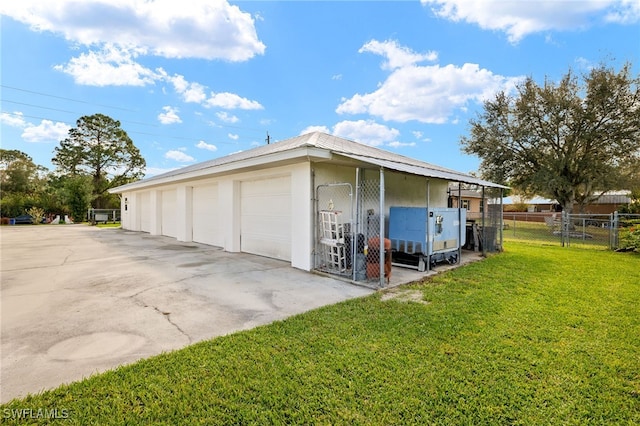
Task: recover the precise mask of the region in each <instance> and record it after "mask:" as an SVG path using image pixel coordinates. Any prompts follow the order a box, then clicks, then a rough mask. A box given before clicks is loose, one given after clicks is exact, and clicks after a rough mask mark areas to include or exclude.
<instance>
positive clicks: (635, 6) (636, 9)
mask: <svg viewBox="0 0 640 426" xmlns="http://www.w3.org/2000/svg"><path fill="white" fill-rule="evenodd" d="M605 21H607V22H614V23H618V24H635V23H636V22H638V21H640V2H639V1H638V0H621V1H618V2H615V4H614V5H613V6H612V8H611V10H610V11H609V13H607V16H606V17H605Z"/></svg>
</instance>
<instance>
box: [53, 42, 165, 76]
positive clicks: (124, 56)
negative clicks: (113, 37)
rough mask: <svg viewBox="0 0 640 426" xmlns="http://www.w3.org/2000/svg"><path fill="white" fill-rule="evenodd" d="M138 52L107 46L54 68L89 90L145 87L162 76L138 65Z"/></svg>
mask: <svg viewBox="0 0 640 426" xmlns="http://www.w3.org/2000/svg"><path fill="white" fill-rule="evenodd" d="M138 55H139V52H137V51H135V50H128V49H122V48H120V47H117V46H114V45H110V44H107V45H105V46H104V47H103V49H102V50H100V51H97V52H96V51H89V52H88V53H82V54H80V56H78V57H75V58H72V59H71V60H70V61H69V62H68V63H67V64H65V65H56V66H54V67H53V68H54V69H56V70H58V71H62V72H64V73H66V74H69V75H70V76H72V77H73V79H74V81H75V82H76V83H78V84H84V85H88V86H145V85H147V84H153V83H154V82H155V80H157V79H158V78H159V77H160V75H159V74H158V73H156V72H154V71H152V70H150V69H148V68H145V67H143V66H142V65H140V64H139V63H137V62H136V61H135V60H134V58H136V57H137V56H138Z"/></svg>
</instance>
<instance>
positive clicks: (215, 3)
mask: <svg viewBox="0 0 640 426" xmlns="http://www.w3.org/2000/svg"><path fill="white" fill-rule="evenodd" d="M0 13H2V14H3V15H7V16H10V17H12V18H14V19H16V20H18V21H20V22H23V23H25V24H27V25H29V26H30V27H31V29H32V30H34V31H41V32H42V31H48V32H52V33H55V34H60V35H62V36H63V37H64V38H65V39H67V40H69V41H71V42H73V43H78V44H81V45H85V46H100V45H102V44H103V43H108V44H112V45H116V46H120V47H123V48H127V49H128V48H131V47H136V48H140V49H144V50H145V51H147V52H148V53H149V54H152V55H156V56H162V57H166V58H202V59H223V60H228V61H246V60H248V59H250V58H252V57H253V56H255V55H261V54H263V53H264V50H265V45H264V44H263V43H262V42H261V41H260V40H259V39H258V37H257V34H256V29H255V26H254V20H253V18H252V17H251V15H250V14H249V13H246V12H243V11H242V10H240V8H239V7H238V6H236V5H230V4H229V3H228V2H227V1H226V0H190V1H189V2H188V4H184V2H178V1H174V0H152V1H149V0H84V1H81V2H80V1H77V0H56V1H54V2H43V1H41V0H19V1H10V0H9V1H7V0H5V1H3V2H1V5H0Z"/></svg>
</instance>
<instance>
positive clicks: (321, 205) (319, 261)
mask: <svg viewBox="0 0 640 426" xmlns="http://www.w3.org/2000/svg"><path fill="white" fill-rule="evenodd" d="M381 217H384V216H381V215H380V182H379V181H362V182H360V183H359V184H358V185H357V186H356V188H355V190H354V188H353V186H352V185H351V184H350V183H333V184H325V185H318V186H317V187H316V220H315V226H316V232H315V250H314V263H315V265H314V266H315V269H316V270H318V271H321V272H326V273H330V274H333V275H339V276H342V277H344V278H347V279H350V280H353V281H356V282H360V283H370V284H372V285H375V286H377V284H376V283H378V282H380V281H381V280H380V262H379V260H378V255H379V248H378V247H379V245H380V229H381V223H380V220H381V219H380V218H381ZM370 246H371V247H370Z"/></svg>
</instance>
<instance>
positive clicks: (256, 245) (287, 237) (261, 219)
mask: <svg viewBox="0 0 640 426" xmlns="http://www.w3.org/2000/svg"><path fill="white" fill-rule="evenodd" d="M240 194H241V195H240V248H241V250H242V251H243V252H246V253H252V254H258V255H261V256H268V257H273V258H276V259H283V260H291V177H290V176H283V177H277V178H270V179H263V180H256V181H245V182H242V183H241V188H240Z"/></svg>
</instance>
